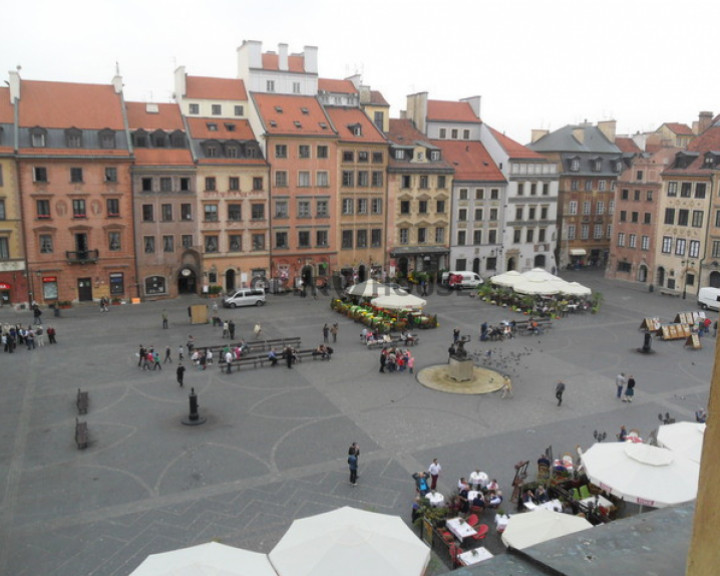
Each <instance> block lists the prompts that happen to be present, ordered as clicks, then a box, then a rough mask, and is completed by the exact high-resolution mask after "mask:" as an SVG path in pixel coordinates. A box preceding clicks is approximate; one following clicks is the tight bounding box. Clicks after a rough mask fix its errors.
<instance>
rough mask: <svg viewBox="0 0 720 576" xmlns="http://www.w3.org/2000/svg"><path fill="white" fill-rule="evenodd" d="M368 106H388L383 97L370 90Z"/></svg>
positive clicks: (378, 92) (379, 93)
mask: <svg viewBox="0 0 720 576" xmlns="http://www.w3.org/2000/svg"><path fill="white" fill-rule="evenodd" d="M370 104H372V105H373V106H390V104H389V102H388V101H387V100H385V96H383V95H382V92H380V91H379V90H370Z"/></svg>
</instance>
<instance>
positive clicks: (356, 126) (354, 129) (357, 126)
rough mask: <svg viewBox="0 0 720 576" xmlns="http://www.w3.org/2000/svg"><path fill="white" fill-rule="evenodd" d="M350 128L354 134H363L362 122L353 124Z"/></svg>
mask: <svg viewBox="0 0 720 576" xmlns="http://www.w3.org/2000/svg"><path fill="white" fill-rule="evenodd" d="M348 128H349V130H350V132H352V135H353V136H362V126H361V125H360V124H351V125H350V126H348Z"/></svg>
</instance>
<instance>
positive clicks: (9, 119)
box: [0, 86, 15, 124]
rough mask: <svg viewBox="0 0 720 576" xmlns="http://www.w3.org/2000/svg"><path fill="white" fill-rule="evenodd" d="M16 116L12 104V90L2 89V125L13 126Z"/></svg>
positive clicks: (0, 108)
mask: <svg viewBox="0 0 720 576" xmlns="http://www.w3.org/2000/svg"><path fill="white" fill-rule="evenodd" d="M14 122H15V114H14V112H13V106H12V104H11V103H10V88H6V87H4V86H3V87H0V124H13V123H14Z"/></svg>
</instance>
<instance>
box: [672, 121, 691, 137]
mask: <svg viewBox="0 0 720 576" xmlns="http://www.w3.org/2000/svg"><path fill="white" fill-rule="evenodd" d="M665 126H667V127H668V128H669V129H670V130H671V131H672V132H674V133H675V134H677V135H679V136H692V135H693V131H692V130H691V129H690V127H689V126H688V125H687V124H681V123H680V122H665Z"/></svg>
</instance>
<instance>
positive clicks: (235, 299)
mask: <svg viewBox="0 0 720 576" xmlns="http://www.w3.org/2000/svg"><path fill="white" fill-rule="evenodd" d="M264 304H265V290H262V289H260V288H242V289H240V290H238V291H237V292H235V293H234V294H233V295H231V296H228V297H227V298H225V300H223V306H225V308H237V307H238V306H263V305H264Z"/></svg>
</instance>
